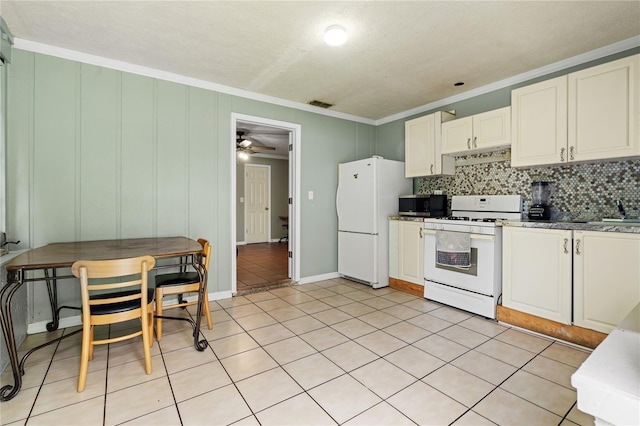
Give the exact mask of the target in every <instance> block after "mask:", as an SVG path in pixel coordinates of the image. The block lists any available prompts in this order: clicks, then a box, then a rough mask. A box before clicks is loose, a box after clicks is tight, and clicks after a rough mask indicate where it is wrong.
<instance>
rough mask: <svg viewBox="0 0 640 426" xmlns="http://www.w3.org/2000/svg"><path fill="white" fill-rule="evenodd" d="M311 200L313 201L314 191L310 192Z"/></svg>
mask: <svg viewBox="0 0 640 426" xmlns="http://www.w3.org/2000/svg"><path fill="white" fill-rule="evenodd" d="M309 199H310V200H313V191H309Z"/></svg>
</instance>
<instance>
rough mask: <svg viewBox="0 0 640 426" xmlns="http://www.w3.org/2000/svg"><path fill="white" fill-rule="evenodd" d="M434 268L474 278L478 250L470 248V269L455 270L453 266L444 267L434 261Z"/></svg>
mask: <svg viewBox="0 0 640 426" xmlns="http://www.w3.org/2000/svg"><path fill="white" fill-rule="evenodd" d="M434 264H435V266H436V268H438V269H444V270H447V271H451V272H456V273H458V274H466V275H472V276H474V277H477V276H478V249H477V248H475V247H471V267H469V268H468V269H467V268H456V267H455V266H446V265H440V264H438V263H436V262H435V261H434Z"/></svg>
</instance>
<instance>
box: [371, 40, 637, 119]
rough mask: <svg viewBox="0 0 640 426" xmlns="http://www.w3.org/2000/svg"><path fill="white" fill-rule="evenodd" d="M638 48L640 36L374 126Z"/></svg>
mask: <svg viewBox="0 0 640 426" xmlns="http://www.w3.org/2000/svg"><path fill="white" fill-rule="evenodd" d="M639 46H640V36H635V37H631V38H628V39H626V40H622V41H619V42H617V43H614V44H610V45H608V46H604V47H601V48H599V49H595V50H592V51H590V52H586V53H583V54H581V55H577V56H573V57H571V58H567V59H563V60H562V61H558V62H555V63H553V64H549V65H546V66H544V67H540V68H536V69H533V70H531V71H527V72H524V73H522V74H518V75H515V76H513V77H509V78H506V79H504V80H500V81H496V82H494V83H491V84H487V85H486V86H482V87H478V88H477V89H473V90H469V91H467V92H464V93H460V94H458V95H455V96H451V97H448V98H444V99H440V100H438V101H436V102H432V103H430V104H426V105H422V106H419V107H416V108H413V109H410V110H408V111H404V112H400V113H398V114H394V115H390V116H388V117H385V118H381V119H379V120H376V126H379V125H382V124H386V123H390V122H392V121H396V120H401V119H403V118H407V117H411V116H413V115H416V114H420V113H423V112H426V111H430V110H434V109H436V108H440V107H442V106H445V105H451V104H452V103H454V102H459V101H463V100H465V99H470V98H473V97H475V96H478V95H483V94H485V93H489V92H493V91H495V90H498V89H504V88H505V87H509V86H513V85H515V84H518V83H523V82H525V81H529V80H533V79H534V78H538V77H543V76H545V75H548V74H551V73H554V72H557V71H562V70H565V69H567V68H571V67H574V66H577V65H582V64H584V63H587V62H590V61H594V60H596V59H600V58H604V57H605V56H609V55H613V54H616V53H620V52H624V51H625V50H629V49H633V48H636V47H639Z"/></svg>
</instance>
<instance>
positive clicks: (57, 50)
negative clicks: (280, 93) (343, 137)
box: [14, 38, 375, 125]
mask: <svg viewBox="0 0 640 426" xmlns="http://www.w3.org/2000/svg"><path fill="white" fill-rule="evenodd" d="M14 47H15V48H16V49H21V50H26V51H29V52H34V53H41V54H43V55H49V56H54V57H57V58H62V59H68V60H70V61H76V62H82V63H85V64H91V65H96V66H100V67H105V68H110V69H114V70H117V71H124V72H128V73H132V74H137V75H142V76H145V77H151V78H157V79H160V80H165V81H171V82H173V83H179V84H184V85H187V86H192V87H198V88H201V89H207V90H212V91H215V92H220V93H224V94H227V95H233V96H238V97H241V98H246V99H252V100H255V101H259V102H266V103H270V104H274V105H279V106H283V107H287V108H293V109H297V110H301V111H306V112H311V113H314V114H320V115H326V116H329V117H334V118H339V119H344V120H350V121H355V122H358V123H364V124H371V125H375V120H372V119H369V118H364V117H359V116H356V115H351V114H346V113H343V112H339V111H332V110H325V109H322V108H318V107H314V106H312V105H308V104H303V103H300V102H293V101H289V100H286V99H282V98H277V97H275V96H268V95H263V94H260V93H255V92H250V91H248V90H242V89H237V88H235V87H229V86H225V85H222V84H217V83H212V82H210V81H206V80H200V79H197V78H192V77H187V76H184V75H180V74H174V73H170V72H166V71H162V70H158V69H155V68H149V67H144V66H141V65H135V64H131V63H128V62H123V61H117V60H115V59H109V58H104V57H102V56H96V55H91V54H88V53H83V52H78V51H75V50H70V49H63V48H61V47H56V46H51V45H49V44H44V43H38V42H35V41H29V40H25V39H21V38H14Z"/></svg>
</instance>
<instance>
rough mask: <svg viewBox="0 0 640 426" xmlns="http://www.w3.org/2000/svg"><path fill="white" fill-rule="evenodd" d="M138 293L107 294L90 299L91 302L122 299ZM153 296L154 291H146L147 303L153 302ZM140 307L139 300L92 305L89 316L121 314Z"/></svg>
mask: <svg viewBox="0 0 640 426" xmlns="http://www.w3.org/2000/svg"><path fill="white" fill-rule="evenodd" d="M136 293H139V292H137V291H135V290H133V291H120V292H117V293H109V294H105V295H97V296H94V297H92V298H91V300H96V299H105V298H113V297H122V296H130V295H132V294H136ZM154 294H155V290H154V289H152V288H150V289H147V303H151V302H153V297H154ZM139 307H140V299H135V300H129V301H126V302H119V303H109V304H106V305H92V306H91V315H109V314H118V313H121V312H127V311H130V310H133V309H137V308H139Z"/></svg>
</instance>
